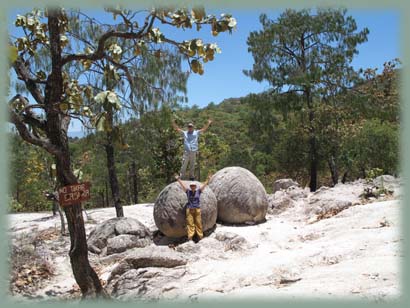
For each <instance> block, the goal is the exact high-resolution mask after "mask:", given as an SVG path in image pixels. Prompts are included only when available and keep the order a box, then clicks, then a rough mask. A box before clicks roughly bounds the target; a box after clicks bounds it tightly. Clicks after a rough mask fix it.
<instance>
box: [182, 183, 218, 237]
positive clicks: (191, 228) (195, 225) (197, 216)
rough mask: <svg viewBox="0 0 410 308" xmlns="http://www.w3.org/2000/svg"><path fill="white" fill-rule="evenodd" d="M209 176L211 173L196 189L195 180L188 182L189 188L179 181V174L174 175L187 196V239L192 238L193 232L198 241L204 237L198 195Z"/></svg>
mask: <svg viewBox="0 0 410 308" xmlns="http://www.w3.org/2000/svg"><path fill="white" fill-rule="evenodd" d="M210 178H211V175H209V176H208V178H207V179H206V181H205V183H204V184H202V186H201V187H200V188H199V189H197V185H196V183H195V182H191V183H190V184H189V188H187V187H186V186H185V184H184V182H182V181H181V179H180V178H179V176H178V175H175V179H176V180H177V181H178V183H179V184H180V185H181V187H182V189H183V190H184V191H185V193H186V194H187V198H188V203H187V204H186V225H187V236H188V241H190V240H192V238H193V237H194V235H195V233H196V234H197V236H198V241H200V240H201V239H202V238H203V237H204V234H203V231H202V219H201V205H200V196H201V193H202V192H203V191H204V189H205V187H206V186H207V185H208V182H209V179H210Z"/></svg>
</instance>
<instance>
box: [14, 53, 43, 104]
mask: <svg viewBox="0 0 410 308" xmlns="http://www.w3.org/2000/svg"><path fill="white" fill-rule="evenodd" d="M13 68H14V70H15V72H16V74H17V78H18V79H20V80H22V81H23V82H24V83H25V85H26V88H27V90H29V92H30V94H31V95H32V96H33V98H34V99H35V100H36V102H37V103H39V104H44V96H43V94H42V93H41V90H40V88H39V87H38V86H37V81H36V79H33V78H31V77H30V73H29V70H28V69H27V66H26V65H25V63H24V59H23V58H22V57H18V58H17V60H16V61H15V62H14V63H13Z"/></svg>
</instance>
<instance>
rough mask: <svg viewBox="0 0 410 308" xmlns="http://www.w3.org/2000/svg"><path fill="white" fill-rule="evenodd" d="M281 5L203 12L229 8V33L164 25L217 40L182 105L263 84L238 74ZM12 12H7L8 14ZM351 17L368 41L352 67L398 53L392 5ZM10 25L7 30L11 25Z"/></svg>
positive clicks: (175, 32)
mask: <svg viewBox="0 0 410 308" xmlns="http://www.w3.org/2000/svg"><path fill="white" fill-rule="evenodd" d="M281 11H282V10H273V9H269V10H261V9H258V10H233V11H228V10H224V9H220V10H212V11H207V14H215V15H219V14H220V13H230V14H232V15H233V16H234V17H235V18H236V20H237V29H236V30H234V31H233V32H232V34H229V33H228V32H224V33H220V34H219V35H218V36H217V37H214V36H212V34H211V31H210V27H208V26H204V27H203V28H202V29H201V30H200V31H199V32H198V31H196V30H194V29H187V30H185V31H183V30H182V29H174V28H172V29H171V28H168V29H167V28H166V27H165V28H164V27H163V26H162V25H161V24H159V25H158V26H159V27H160V29H161V31H162V32H163V33H164V34H165V35H166V36H167V35H168V36H169V38H172V39H175V40H180V41H182V40H187V39H193V38H201V39H202V40H203V41H204V42H205V43H217V44H218V46H219V47H220V48H221V50H222V53H221V54H216V55H215V59H214V61H210V62H208V63H205V66H204V71H205V73H204V74H203V75H202V76H201V75H198V74H194V73H192V74H191V75H190V77H189V79H188V84H187V89H188V93H187V96H188V103H187V106H193V105H197V106H200V107H204V106H206V105H208V104H209V103H210V102H214V103H216V104H218V103H220V102H221V101H223V100H224V99H226V98H231V97H241V96H245V95H247V94H249V93H258V92H262V91H264V90H267V89H269V85H268V83H267V82H262V83H258V82H256V81H253V80H251V79H250V78H249V77H247V76H245V75H244V74H243V70H244V69H250V68H252V64H253V58H252V55H251V54H250V53H248V47H247V44H246V40H247V37H248V36H249V33H250V32H251V31H255V30H260V29H261V25H260V22H259V15H260V14H261V13H266V14H267V15H268V17H269V18H272V19H275V18H276V17H278V16H279V14H280V13H281ZM17 13H20V12H18V11H12V12H10V14H9V16H10V18H11V19H13V18H15V16H16V14H17ZM88 13H91V14H92V15H93V16H95V17H97V19H100V20H101V19H102V20H103V21H104V19H105V18H107V17H108V15H107V14H99V13H96V12H91V11H90V12H88ZM348 14H349V15H352V16H353V17H354V19H355V20H356V23H357V26H358V30H361V29H363V28H364V27H367V28H368V29H369V34H368V41H367V42H365V43H362V44H361V45H359V46H358V50H359V54H358V55H356V57H355V58H354V60H353V63H352V64H353V66H354V67H355V68H356V69H358V68H378V70H379V71H381V70H382V68H383V63H384V62H386V61H389V60H392V59H394V58H400V49H401V47H400V40H399V38H400V12H399V11H398V10H380V9H379V10H377V9H366V10H364V9H363V10H348ZM10 30H11V32H12V33H13V32H14V31H15V30H12V28H11V26H10ZM69 131H70V132H71V133H72V134H73V133H75V132H77V131H81V127H80V124H79V123H78V122H75V121H73V124H72V125H71V127H70V130H69Z"/></svg>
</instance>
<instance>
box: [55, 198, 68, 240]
mask: <svg viewBox="0 0 410 308" xmlns="http://www.w3.org/2000/svg"><path fill="white" fill-rule="evenodd" d="M55 202H56V201H55ZM57 211H58V214H60V221H61V235H66V231H65V221H64V215H63V211H62V210H61V207H60V206H59V205H58V203H57Z"/></svg>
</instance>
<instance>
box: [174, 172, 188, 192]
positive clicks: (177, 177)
mask: <svg viewBox="0 0 410 308" xmlns="http://www.w3.org/2000/svg"><path fill="white" fill-rule="evenodd" d="M175 180H177V181H178V183H179V185H181V187H182V189H183V190H184V191H185V192H186V191H187V190H188V188H187V187H186V186H185V184H184V182H182V181H181V179H180V178H179V175H178V174H176V175H175Z"/></svg>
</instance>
